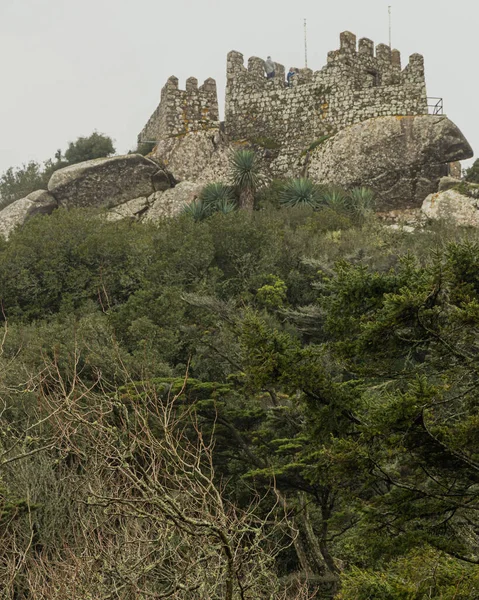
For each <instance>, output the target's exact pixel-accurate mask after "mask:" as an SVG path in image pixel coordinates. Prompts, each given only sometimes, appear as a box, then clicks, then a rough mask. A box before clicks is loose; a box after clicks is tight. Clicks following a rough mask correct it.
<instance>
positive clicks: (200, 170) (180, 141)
mask: <svg viewBox="0 0 479 600" xmlns="http://www.w3.org/2000/svg"><path fill="white" fill-rule="evenodd" d="M232 152H233V150H232V148H231V147H230V145H229V144H228V143H227V142H226V141H225V139H224V137H223V135H222V134H221V132H220V131H219V129H211V130H207V131H192V132H190V133H185V134H184V135H179V136H176V137H171V138H167V139H164V140H161V141H160V142H158V145H157V146H156V147H155V151H154V155H155V157H156V158H157V159H158V160H159V161H160V162H161V163H162V164H164V165H165V166H166V167H167V168H168V170H169V171H171V172H172V173H173V174H174V176H175V177H176V178H177V179H179V180H181V181H184V180H185V181H197V182H199V183H204V184H206V183H211V182H214V181H225V182H226V181H228V179H229V172H230V167H229V160H230V156H231V153H232Z"/></svg>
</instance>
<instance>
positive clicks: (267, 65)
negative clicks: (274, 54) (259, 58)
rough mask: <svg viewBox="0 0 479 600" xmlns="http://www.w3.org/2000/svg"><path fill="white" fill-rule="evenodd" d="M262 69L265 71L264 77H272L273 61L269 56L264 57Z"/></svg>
mask: <svg viewBox="0 0 479 600" xmlns="http://www.w3.org/2000/svg"><path fill="white" fill-rule="evenodd" d="M264 70H265V71H266V78H267V79H273V77H274V71H275V66H274V62H273V61H272V60H271V56H268V58H267V59H266V61H265V63H264Z"/></svg>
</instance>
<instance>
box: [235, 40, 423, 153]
mask: <svg viewBox="0 0 479 600" xmlns="http://www.w3.org/2000/svg"><path fill="white" fill-rule="evenodd" d="M263 65H264V63H263V60H262V59H260V58H257V57H252V58H250V59H249V61H248V66H247V67H245V66H244V61H243V55H242V54H240V53H239V52H235V51H233V52H230V53H229V55H228V63H227V85H226V106H225V128H226V133H227V135H228V136H229V137H230V139H236V140H238V139H250V140H254V139H258V138H267V139H268V140H272V141H274V142H276V143H277V144H280V145H281V147H282V150H283V152H286V153H287V154H297V153H298V152H301V151H304V150H306V149H307V148H308V147H309V146H310V145H311V144H312V143H313V142H314V141H316V140H318V139H319V138H321V137H322V136H324V135H328V134H332V133H335V132H336V131H339V130H340V129H344V128H345V127H347V126H349V125H352V124H354V123H358V122H360V121H364V120H366V119H369V118H371V117H377V116H394V115H420V114H427V112H428V109H427V96H426V85H425V77H424V60H423V57H422V56H421V55H419V54H413V55H412V56H411V57H410V59H409V64H408V65H407V66H406V67H405V68H404V69H403V70H402V69H401V57H400V54H399V52H398V51H397V50H392V51H391V49H390V48H389V46H386V45H384V44H379V45H378V46H376V52H374V43H373V42H372V41H371V40H368V39H361V40H359V47H358V48H357V47H356V36H355V35H354V34H352V33H349V32H344V33H342V34H341V47H340V49H339V50H336V51H333V52H330V53H329V55H328V63H327V65H326V66H325V67H324V68H323V69H322V70H321V71H317V72H315V73H313V72H312V71H311V70H309V69H298V75H297V76H296V77H295V78H294V79H293V85H292V86H291V87H286V86H285V82H284V72H285V69H284V67H283V66H282V65H280V64H278V63H276V75H275V78H274V79H269V80H267V79H266V78H265V74H264V67H263Z"/></svg>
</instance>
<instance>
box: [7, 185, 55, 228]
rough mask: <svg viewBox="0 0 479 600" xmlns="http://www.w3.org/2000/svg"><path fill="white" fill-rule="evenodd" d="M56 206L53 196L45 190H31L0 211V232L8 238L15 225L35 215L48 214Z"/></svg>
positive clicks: (23, 222)
mask: <svg viewBox="0 0 479 600" xmlns="http://www.w3.org/2000/svg"><path fill="white" fill-rule="evenodd" d="M57 206H58V205H57V201H56V200H55V198H54V197H53V196H52V195H51V194H50V193H49V192H47V191H46V190H38V191H36V192H32V193H31V194H29V195H28V196H26V197H25V198H21V199H20V200H16V201H15V202H12V204H9V205H8V206H7V207H6V208H4V209H3V210H1V211H0V234H2V235H3V236H4V237H6V238H8V236H9V235H10V233H11V232H12V231H13V229H15V227H16V226H17V225H24V224H25V223H26V222H27V221H28V220H29V219H31V218H32V217H34V216H35V215H49V214H51V213H52V212H53V211H54V210H55V209H56V208H57Z"/></svg>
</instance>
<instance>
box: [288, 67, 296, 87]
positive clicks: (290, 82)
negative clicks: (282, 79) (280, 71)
mask: <svg viewBox="0 0 479 600" xmlns="http://www.w3.org/2000/svg"><path fill="white" fill-rule="evenodd" d="M295 75H296V71H295V70H294V69H293V67H291V69H290V70H289V71H288V74H287V75H286V79H287V81H288V87H291V86H292V85H293V82H292V79H293V77H294V76H295Z"/></svg>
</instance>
